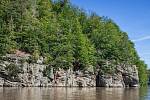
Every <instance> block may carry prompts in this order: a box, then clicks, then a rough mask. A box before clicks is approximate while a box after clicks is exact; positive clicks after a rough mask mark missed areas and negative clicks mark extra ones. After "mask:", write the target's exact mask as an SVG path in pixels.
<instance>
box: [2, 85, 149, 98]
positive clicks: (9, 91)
mask: <svg viewBox="0 0 150 100" xmlns="http://www.w3.org/2000/svg"><path fill="white" fill-rule="evenodd" d="M0 100H150V88H141V89H138V88H127V89H123V88H64V87H63V88H61V87H57V88H0Z"/></svg>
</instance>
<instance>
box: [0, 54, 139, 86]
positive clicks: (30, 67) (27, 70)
mask: <svg viewBox="0 0 150 100" xmlns="http://www.w3.org/2000/svg"><path fill="white" fill-rule="evenodd" d="M43 62H44V61H43V57H40V58H39V59H38V60H37V61H36V62H32V61H30V55H29V54H28V55H23V56H18V55H15V54H8V55H6V56H3V57H1V60H0V86H1V87H2V86H7V87H13V86H23V87H31V86H34V87H49V86H50V87H51V86H61V87H62V86H63V87H64V86H67V87H87V86H89V87H95V86H101V87H130V86H138V84H139V79H138V71H137V68H136V66H123V65H120V66H116V70H115V73H113V74H101V73H97V74H96V73H94V71H89V70H77V71H73V70H72V69H68V70H64V69H61V68H59V69H57V70H56V69H54V68H53V67H51V66H49V65H46V64H44V63H43Z"/></svg>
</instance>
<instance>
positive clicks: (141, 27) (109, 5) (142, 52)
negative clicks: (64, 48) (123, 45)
mask: <svg viewBox="0 0 150 100" xmlns="http://www.w3.org/2000/svg"><path fill="white" fill-rule="evenodd" d="M70 1H71V3H72V4H74V5H76V6H78V7H80V8H82V9H84V10H85V11H86V12H87V13H90V12H95V13H97V14H98V15H100V16H107V17H109V18H111V19H112V20H113V21H114V22H116V23H117V25H119V26H120V29H121V30H122V31H124V32H127V33H128V36H129V38H130V39H131V40H132V41H133V42H134V43H135V48H136V50H137V52H138V54H139V56H140V58H141V59H142V60H144V61H145V63H146V64H147V65H148V68H149V69H150V0H70Z"/></svg>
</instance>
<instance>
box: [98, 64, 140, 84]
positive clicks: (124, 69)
mask: <svg viewBox="0 0 150 100" xmlns="http://www.w3.org/2000/svg"><path fill="white" fill-rule="evenodd" d="M96 86H99V87H137V86H139V78H138V70H137V68H136V66H135V65H133V66H130V65H128V66H124V65H121V66H117V67H116V72H115V73H113V74H105V75H101V74H100V73H98V74H97V76H96Z"/></svg>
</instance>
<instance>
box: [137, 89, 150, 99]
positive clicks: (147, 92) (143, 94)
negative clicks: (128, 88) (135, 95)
mask: <svg viewBox="0 0 150 100" xmlns="http://www.w3.org/2000/svg"><path fill="white" fill-rule="evenodd" d="M139 97H140V100H150V87H141V88H140V89H139Z"/></svg>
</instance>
